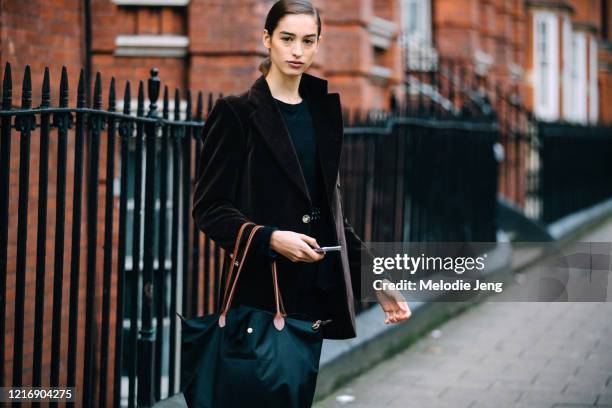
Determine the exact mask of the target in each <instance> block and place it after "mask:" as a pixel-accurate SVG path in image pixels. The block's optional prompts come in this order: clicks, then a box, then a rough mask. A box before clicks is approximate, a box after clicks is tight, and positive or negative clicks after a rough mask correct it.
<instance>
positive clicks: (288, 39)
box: [281, 37, 291, 41]
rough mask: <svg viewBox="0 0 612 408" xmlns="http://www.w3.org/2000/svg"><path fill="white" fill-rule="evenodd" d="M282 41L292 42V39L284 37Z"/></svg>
mask: <svg viewBox="0 0 612 408" xmlns="http://www.w3.org/2000/svg"><path fill="white" fill-rule="evenodd" d="M281 40H283V41H291V37H282V38H281Z"/></svg>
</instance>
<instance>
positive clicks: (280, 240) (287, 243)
mask: <svg viewBox="0 0 612 408" xmlns="http://www.w3.org/2000/svg"><path fill="white" fill-rule="evenodd" d="M270 248H272V249H273V250H275V251H276V252H278V253H279V254H281V255H283V256H284V257H286V258H288V259H289V260H291V261H292V262H317V261H320V260H321V259H323V257H324V256H325V254H324V253H318V252H315V251H313V248H319V244H317V240H316V239H314V238H312V237H309V236H308V235H304V234H298V233H297V232H293V231H274V232H273V233H272V235H271V236H270Z"/></svg>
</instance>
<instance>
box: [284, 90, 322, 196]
mask: <svg viewBox="0 0 612 408" xmlns="http://www.w3.org/2000/svg"><path fill="white" fill-rule="evenodd" d="M276 103H277V104H278V107H279V109H280V111H281V114H282V116H283V119H284V121H285V125H286V126H287V130H288V131H289V135H291V140H292V141H293V147H294V148H295V152H296V153H297V157H298V159H299V161H300V165H301V168H302V173H303V174H304V179H305V181H306V186H307V187H308V192H309V193H310V198H311V200H312V203H313V205H317V204H319V203H320V201H321V200H320V183H319V179H318V174H317V170H318V169H317V162H318V160H319V158H318V155H317V139H316V135H315V129H314V125H313V123H312V117H311V116H310V110H309V109H308V103H307V102H306V101H305V100H304V99H302V102H300V103H297V104H289V103H285V102H283V101H280V100H278V99H276Z"/></svg>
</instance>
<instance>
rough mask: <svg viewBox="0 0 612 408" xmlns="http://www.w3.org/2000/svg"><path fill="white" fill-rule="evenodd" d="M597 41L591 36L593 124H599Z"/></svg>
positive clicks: (590, 90) (590, 80)
mask: <svg viewBox="0 0 612 408" xmlns="http://www.w3.org/2000/svg"><path fill="white" fill-rule="evenodd" d="M597 52H598V49H597V40H596V39H595V37H593V36H591V41H590V49H589V57H590V61H589V62H590V66H589V68H590V75H589V106H590V109H589V120H590V121H591V123H597V120H598V119H599V88H598V82H597V65H598V63H599V62H598V56H597Z"/></svg>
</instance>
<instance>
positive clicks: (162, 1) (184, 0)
mask: <svg viewBox="0 0 612 408" xmlns="http://www.w3.org/2000/svg"><path fill="white" fill-rule="evenodd" d="M111 1H112V2H113V3H115V4H116V5H118V6H141V7H160V6H167V7H183V6H186V5H188V4H189V0H111Z"/></svg>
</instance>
